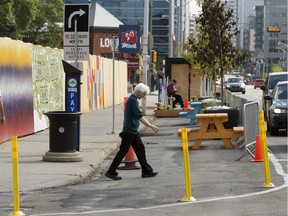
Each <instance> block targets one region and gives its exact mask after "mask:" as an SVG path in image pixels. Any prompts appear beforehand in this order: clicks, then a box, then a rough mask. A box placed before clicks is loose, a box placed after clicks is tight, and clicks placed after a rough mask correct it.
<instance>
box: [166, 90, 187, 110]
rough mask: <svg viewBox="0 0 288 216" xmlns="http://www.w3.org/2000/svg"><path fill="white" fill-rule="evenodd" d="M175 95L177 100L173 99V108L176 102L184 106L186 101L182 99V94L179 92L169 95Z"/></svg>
mask: <svg viewBox="0 0 288 216" xmlns="http://www.w3.org/2000/svg"><path fill="white" fill-rule="evenodd" d="M171 96H172V97H174V98H175V100H174V101H173V108H175V107H176V106H175V105H176V104H177V103H179V104H180V106H181V107H182V108H183V107H184V103H183V99H182V96H181V95H178V94H176V93H175V94H172V95H168V97H171Z"/></svg>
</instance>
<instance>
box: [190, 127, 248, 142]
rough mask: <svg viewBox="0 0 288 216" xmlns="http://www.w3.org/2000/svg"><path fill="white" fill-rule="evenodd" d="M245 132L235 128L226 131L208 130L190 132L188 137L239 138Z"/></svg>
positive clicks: (204, 138)
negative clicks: (235, 130)
mask: <svg viewBox="0 0 288 216" xmlns="http://www.w3.org/2000/svg"><path fill="white" fill-rule="evenodd" d="M243 135H244V133H241V132H239V133H237V132H234V131H233V130H229V129H226V131H225V132H219V131H208V132H202V133H201V132H190V133H189V134H188V138H190V139H203V140H206V139H217V138H218V139H225V138H237V137H241V136H243Z"/></svg>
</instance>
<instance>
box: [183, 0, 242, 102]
mask: <svg viewBox="0 0 288 216" xmlns="http://www.w3.org/2000/svg"><path fill="white" fill-rule="evenodd" d="M198 3H199V4H200V6H201V8H202V12H201V13H200V15H199V16H198V17H197V18H196V26H197V33H198V38H197V39H194V38H193V36H192V35H190V37H189V38H188V40H187V42H186V44H185V47H184V49H185V50H186V51H187V54H184V58H185V59H186V60H187V61H188V62H190V63H191V64H192V65H193V63H194V65H195V64H196V67H200V68H201V69H202V70H203V76H204V75H205V76H210V77H212V79H216V77H217V76H220V77H221V89H222V90H221V91H222V93H221V103H222V104H223V77H224V71H231V70H232V69H234V68H235V67H236V66H239V65H240V64H241V63H242V62H243V61H244V60H245V54H243V53H241V52H240V51H239V50H237V49H236V48H235V47H233V44H232V41H231V39H232V37H234V36H236V35H237V34H238V33H239V31H238V29H237V28H236V20H235V18H234V16H233V10H232V9H227V8H228V7H227V2H225V3H222V2H221V1H220V0H199V1H198ZM218 69H220V70H218Z"/></svg>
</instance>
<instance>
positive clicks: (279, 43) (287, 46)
mask: <svg viewBox="0 0 288 216" xmlns="http://www.w3.org/2000/svg"><path fill="white" fill-rule="evenodd" d="M278 45H283V46H286V48H288V45H287V44H285V43H282V42H278Z"/></svg>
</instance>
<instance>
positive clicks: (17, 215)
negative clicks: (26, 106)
mask: <svg viewBox="0 0 288 216" xmlns="http://www.w3.org/2000/svg"><path fill="white" fill-rule="evenodd" d="M12 163H13V170H12V171H13V195H14V199H13V201H14V211H13V212H12V213H10V214H9V216H24V215H25V214H24V213H23V212H22V211H20V201H19V200H20V199H19V172H18V140H17V137H16V136H13V137H12Z"/></svg>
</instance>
